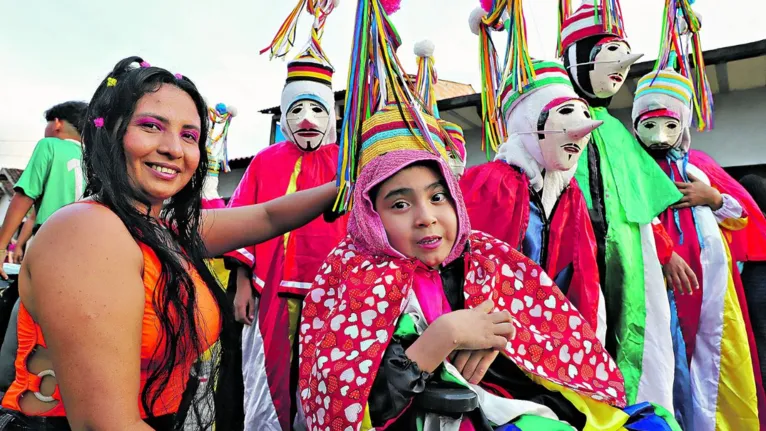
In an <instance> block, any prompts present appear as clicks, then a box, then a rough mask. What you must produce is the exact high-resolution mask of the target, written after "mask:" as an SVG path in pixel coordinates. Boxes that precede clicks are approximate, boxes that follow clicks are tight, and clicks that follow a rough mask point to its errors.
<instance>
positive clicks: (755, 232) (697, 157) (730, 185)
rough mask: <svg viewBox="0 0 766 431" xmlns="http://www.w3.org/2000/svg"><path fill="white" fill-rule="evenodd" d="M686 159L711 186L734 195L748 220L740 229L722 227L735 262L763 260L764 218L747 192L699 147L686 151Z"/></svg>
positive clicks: (765, 254) (765, 252)
mask: <svg viewBox="0 0 766 431" xmlns="http://www.w3.org/2000/svg"><path fill="white" fill-rule="evenodd" d="M689 163H691V164H693V165H694V166H696V167H698V168H700V170H702V171H703V172H705V174H706V175H707V176H708V178H710V183H711V185H712V186H713V187H714V188H716V189H717V190H718V191H719V192H721V193H726V194H728V195H730V196H732V197H733V198H735V199H736V200H737V201H738V202H739V204H740V205H742V208H743V209H744V210H745V212H746V213H747V218H748V222H747V227H745V228H744V229H742V230H739V231H730V230H727V229H723V228H722V230H723V231H724V235H725V237H726V239H727V240H728V243H729V249H730V250H731V256H732V258H733V259H734V260H735V261H738V262H746V261H764V260H766V218H764V216H763V213H762V212H761V209H760V208H759V207H758V204H756V203H755V201H754V200H753V197H752V196H750V193H748V192H747V190H745V188H744V187H742V185H741V184H740V183H739V182H737V180H735V179H734V178H732V177H731V175H729V174H728V173H726V171H725V170H723V168H722V167H721V166H720V165H718V163H716V161H715V160H713V158H712V157H710V156H708V155H707V154H705V153H704V152H702V151H698V150H691V151H689Z"/></svg>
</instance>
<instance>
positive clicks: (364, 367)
mask: <svg viewBox="0 0 766 431" xmlns="http://www.w3.org/2000/svg"><path fill="white" fill-rule="evenodd" d="M371 366H372V361H371V360H369V359H366V360H364V361H362V362H360V363H359V371H361V372H363V373H364V374H369V372H370V367H371Z"/></svg>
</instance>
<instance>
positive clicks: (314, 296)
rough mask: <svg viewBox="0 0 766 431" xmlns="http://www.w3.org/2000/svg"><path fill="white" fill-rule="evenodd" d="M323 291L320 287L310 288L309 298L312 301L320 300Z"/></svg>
mask: <svg viewBox="0 0 766 431" xmlns="http://www.w3.org/2000/svg"><path fill="white" fill-rule="evenodd" d="M324 294H325V291H324V289H322V288H316V289H312V290H311V300H312V301H314V302H317V303H318V302H319V301H321V300H322V297H323V296H324Z"/></svg>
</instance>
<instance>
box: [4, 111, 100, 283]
mask: <svg viewBox="0 0 766 431" xmlns="http://www.w3.org/2000/svg"><path fill="white" fill-rule="evenodd" d="M87 108H88V104H87V103H85V102H76V101H70V102H65V103H61V104H59V105H56V106H54V107H52V108H51V109H49V110H48V111H46V112H45V120H46V121H47V122H48V123H47V125H46V126H45V138H44V139H42V140H41V141H40V142H38V143H37V145H36V146H35V149H34V152H32V158H31V159H30V160H29V163H28V164H27V167H26V169H24V173H23V174H22V175H21V178H19V181H18V183H16V186H15V187H14V189H15V191H16V194H15V195H14V196H13V199H11V203H10V205H9V206H8V211H7V212H6V213H5V220H3V224H2V227H0V262H1V261H3V260H5V257H6V254H7V253H8V251H7V249H8V244H9V243H10V241H11V238H12V237H13V234H14V232H16V230H17V229H18V228H19V226H20V225H21V223H22V221H23V220H24V217H25V216H26V214H27V213H28V212H29V210H30V209H31V208H32V206H33V205H34V207H35V211H36V214H37V218H36V220H35V227H34V229H35V230H37V229H38V228H39V227H40V226H41V225H42V224H43V223H44V222H45V220H47V219H48V217H50V216H51V215H52V214H53V213H54V212H56V211H57V210H58V209H59V208H61V207H63V206H65V205H68V204H70V203H72V202H74V201H76V200H77V199H79V198H80V197H82V193H83V190H84V189H85V180H84V176H83V172H82V167H81V166H82V144H81V143H80V139H81V138H80V134H81V132H82V126H83V118H84V117H85V111H86V110H87ZM0 277H2V278H4V279H7V278H8V277H7V275H6V274H5V272H4V271H3V270H2V269H0Z"/></svg>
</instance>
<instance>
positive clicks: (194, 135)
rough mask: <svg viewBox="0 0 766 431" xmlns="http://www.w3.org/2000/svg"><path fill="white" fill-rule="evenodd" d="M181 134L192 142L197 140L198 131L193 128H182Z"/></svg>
mask: <svg viewBox="0 0 766 431" xmlns="http://www.w3.org/2000/svg"><path fill="white" fill-rule="evenodd" d="M181 136H183V137H185V138H189V139H192V140H193V141H194V142H199V132H198V131H196V130H194V129H190V130H184V131H183V132H182V133H181Z"/></svg>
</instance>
